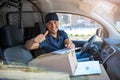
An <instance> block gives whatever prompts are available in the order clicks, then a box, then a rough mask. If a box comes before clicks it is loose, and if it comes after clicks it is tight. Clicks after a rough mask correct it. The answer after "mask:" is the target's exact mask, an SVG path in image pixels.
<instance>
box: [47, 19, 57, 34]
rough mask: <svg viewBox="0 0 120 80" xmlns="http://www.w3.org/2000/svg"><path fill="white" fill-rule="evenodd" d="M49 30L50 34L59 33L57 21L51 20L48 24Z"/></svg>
mask: <svg viewBox="0 0 120 80" xmlns="http://www.w3.org/2000/svg"><path fill="white" fill-rule="evenodd" d="M46 26H47V29H48V31H49V33H52V34H56V33H57V31H58V21H56V20H51V21H49V22H47V23H46Z"/></svg>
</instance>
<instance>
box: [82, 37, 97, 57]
mask: <svg viewBox="0 0 120 80" xmlns="http://www.w3.org/2000/svg"><path fill="white" fill-rule="evenodd" d="M95 39H96V35H93V36H92V37H91V38H90V39H89V40H88V41H87V42H86V43H85V44H84V45H83V46H82V48H81V50H80V55H83V54H84V52H85V51H86V50H87V49H88V48H89V47H90V45H91V44H92V43H93V42H94V41H95Z"/></svg>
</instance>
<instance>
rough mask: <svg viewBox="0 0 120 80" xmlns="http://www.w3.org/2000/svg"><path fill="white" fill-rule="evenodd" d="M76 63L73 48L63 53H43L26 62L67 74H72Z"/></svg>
mask: <svg viewBox="0 0 120 80" xmlns="http://www.w3.org/2000/svg"><path fill="white" fill-rule="evenodd" d="M77 64H78V63H77V59H76V55H75V50H73V51H70V52H65V53H64V54H52V53H48V54H44V55H41V56H39V57H37V58H36V59H34V60H32V61H31V62H29V63H28V65H29V66H36V67H45V68H48V69H50V70H55V71H61V72H66V73H69V74H74V72H75V70H76V67H77Z"/></svg>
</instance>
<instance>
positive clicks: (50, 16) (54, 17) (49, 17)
mask: <svg viewBox="0 0 120 80" xmlns="http://www.w3.org/2000/svg"><path fill="white" fill-rule="evenodd" d="M51 20H56V21H58V20H59V19H58V16H57V14H56V13H54V12H51V13H48V14H47V15H46V16H45V23H47V22H49V21H51Z"/></svg>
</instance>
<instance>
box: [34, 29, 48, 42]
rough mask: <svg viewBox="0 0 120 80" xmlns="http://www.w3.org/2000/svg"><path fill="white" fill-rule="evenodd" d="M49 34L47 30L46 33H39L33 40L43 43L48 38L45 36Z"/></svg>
mask: <svg viewBox="0 0 120 80" xmlns="http://www.w3.org/2000/svg"><path fill="white" fill-rule="evenodd" d="M47 34H48V31H46V32H45V33H44V34H39V35H37V36H36V37H35V38H33V41H34V42H35V43H41V42H43V41H44V40H45V39H46V38H45V37H46V35H47Z"/></svg>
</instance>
